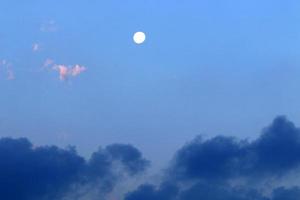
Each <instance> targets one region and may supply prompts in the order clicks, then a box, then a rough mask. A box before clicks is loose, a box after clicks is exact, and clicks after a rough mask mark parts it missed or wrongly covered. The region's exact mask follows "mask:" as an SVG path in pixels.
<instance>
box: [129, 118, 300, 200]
mask: <svg viewBox="0 0 300 200" xmlns="http://www.w3.org/2000/svg"><path fill="white" fill-rule="evenodd" d="M299 155H300V129H299V128H297V127H296V126H295V125H294V124H293V123H292V122H290V121H288V120H287V119H286V118H285V117H277V118H276V119H275V120H274V121H273V122H272V124H271V125H270V126H268V127H267V128H265V129H264V130H263V132H262V134H261V135H260V137H259V138H258V139H256V140H253V141H248V140H238V139H236V138H234V137H226V136H217V137H214V138H212V139H209V140H203V139H202V138H201V137H197V138H196V139H194V140H193V141H192V142H190V143H188V144H186V145H185V146H183V147H182V148H181V149H179V150H178V151H177V152H176V154H175V156H174V159H173V160H172V162H171V164H170V166H169V168H168V169H167V170H166V171H165V176H164V178H163V179H162V183H164V182H168V183H172V184H173V187H177V188H179V189H178V190H179V192H178V193H177V195H175V196H173V197H172V198H167V199H172V200H199V199H207V200H282V199H284V200H294V199H299V198H300V190H299V186H298V185H297V186H295V187H292V188H289V187H287V186H284V185H283V186H281V187H277V186H276V182H278V181H279V180H284V179H285V177H287V176H288V175H291V174H293V173H297V172H299V167H300V156H299ZM261 185H264V187H262V186H261ZM266 185H268V187H267V186H266ZM270 191H271V192H270ZM161 193H162V189H161V186H159V187H157V188H156V187H155V186H154V185H147V186H146V187H145V186H143V185H142V186H140V187H138V188H137V189H136V190H135V191H132V192H130V193H128V194H127V195H126V196H125V200H135V199H139V198H142V199H144V198H143V197H146V196H147V197H151V198H149V199H151V200H158V199H161V198H160V196H161V195H166V193H165V192H163V193H164V194H161Z"/></svg>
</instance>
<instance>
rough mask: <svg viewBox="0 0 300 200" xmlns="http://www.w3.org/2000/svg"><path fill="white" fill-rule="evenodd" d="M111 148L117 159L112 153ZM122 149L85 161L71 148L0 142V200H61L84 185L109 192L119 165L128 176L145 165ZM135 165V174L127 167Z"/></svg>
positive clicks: (21, 141) (136, 155)
mask: <svg viewBox="0 0 300 200" xmlns="http://www.w3.org/2000/svg"><path fill="white" fill-rule="evenodd" d="M112 147H113V148H114V151H115V152H118V153H117V156H116V155H115V153H113V152H111V148H112ZM125 147H126V148H127V152H126V151H124V155H123V149H124V146H122V145H112V146H109V147H108V148H107V149H104V150H102V149H100V150H99V151H97V152H95V153H94V154H93V155H92V157H91V159H90V160H85V159H84V158H82V157H81V156H79V155H78V154H77V153H76V151H75V149H74V148H69V149H60V148H58V147H56V146H42V147H33V145H32V144H31V143H30V142H29V141H28V140H27V139H10V138H3V139H0V199H9V200H35V199H39V200H40V199H42V200H44V199H45V200H47V199H49V200H50V199H51V200H52V199H61V198H62V197H63V196H64V195H65V194H66V193H67V192H69V191H70V190H73V189H74V188H75V189H79V188H80V187H83V186H85V185H89V186H91V185H93V186H94V187H99V189H103V191H104V192H107V191H110V190H111V189H112V187H113V185H114V183H115V181H116V180H117V178H118V175H119V174H116V173H119V172H116V171H115V168H116V167H117V165H118V164H119V165H120V166H121V169H123V171H122V172H123V173H127V174H129V175H134V174H136V173H139V172H140V171H142V170H144V169H145V167H146V165H147V164H148V162H147V161H146V160H145V159H144V158H142V155H141V153H140V152H139V151H138V150H137V149H135V148H134V147H132V146H130V145H125ZM130 151H133V152H134V153H132V154H130V153H129V152H130ZM127 159H128V160H127ZM119 160H120V162H118V161H119ZM134 163H136V165H137V166H139V167H138V168H135V170H136V171H135V172H133V171H132V169H131V167H128V166H131V165H134ZM128 168H129V170H127V169H128ZM95 183H97V184H99V185H96V184H95ZM101 185H102V186H105V187H104V188H100V186H101ZM108 186H109V187H108ZM75 191H76V190H75Z"/></svg>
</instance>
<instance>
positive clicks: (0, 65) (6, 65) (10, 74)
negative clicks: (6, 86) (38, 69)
mask: <svg viewBox="0 0 300 200" xmlns="http://www.w3.org/2000/svg"><path fill="white" fill-rule="evenodd" d="M12 67H13V65H12V64H11V63H10V62H9V61H7V60H5V59H3V60H0V73H1V71H2V72H3V73H4V74H5V77H6V80H14V79H15V73H14V71H13V69H12Z"/></svg>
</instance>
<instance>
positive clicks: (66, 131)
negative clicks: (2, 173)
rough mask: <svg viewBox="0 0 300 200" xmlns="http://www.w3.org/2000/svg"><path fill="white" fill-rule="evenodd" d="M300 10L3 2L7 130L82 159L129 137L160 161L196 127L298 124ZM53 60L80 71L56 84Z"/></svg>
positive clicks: (0, 105) (228, 130)
mask: <svg viewBox="0 0 300 200" xmlns="http://www.w3.org/2000/svg"><path fill="white" fill-rule="evenodd" d="M299 9H300V2H299V1H296V0H295V1H293V0H287V1H279V0H275V1H274V0H272V1H271V0H264V1H259V0H251V1H250V0H249V1H248V0H247V1H237V0H235V1H234V0H230V1H221V0H219V1H217V0H213V1H208V0H205V1H196V0H192V1H177V0H173V1H171V0H165V1H159V0H154V1H153V0H152V1H150V0H147V1H146V0H139V1H138V0H132V1H116V0H110V1H109V0H104V1H96V0H90V1H68V0H66V1H60V2H53V1H50V0H45V1H38V0H36V1H34V0H29V1H24V2H18V1H2V2H1V6H0V23H1V29H0V60H1V61H4V60H5V63H3V64H2V65H1V66H0V91H1V96H0V134H1V136H10V137H27V138H29V139H30V140H31V141H33V142H34V143H36V144H55V145H59V146H67V145H69V144H72V145H76V146H77V149H78V151H79V152H81V153H82V154H84V155H89V154H90V153H91V152H92V151H93V150H94V149H96V148H97V146H98V145H99V144H100V145H106V144H110V143H114V142H122V143H130V144H133V145H135V146H137V147H138V148H139V149H140V150H141V151H142V152H143V153H144V154H145V155H146V157H147V158H149V159H150V160H152V161H153V163H154V166H161V165H164V163H165V160H169V159H170V158H171V156H172V155H173V152H174V151H175V150H176V149H178V147H180V146H181V145H183V144H185V142H186V141H189V140H191V139H192V138H194V137H195V136H196V135H199V134H203V135H204V136H205V137H207V138H209V137H212V136H215V135H217V134H223V135H234V136H237V137H240V138H245V137H248V138H256V137H257V135H258V133H259V131H260V130H261V128H262V127H264V126H265V125H266V124H268V123H270V122H271V121H272V120H273V118H274V117H275V116H277V115H286V116H288V117H289V119H291V120H293V121H294V122H295V123H296V124H299V123H300V121H299V119H300V112H299V111H300V110H299V108H300V103H299V102H300V95H299V93H298V91H299V86H300V78H299V77H300V67H299V66H300V59H299V58H300V26H299V20H300V14H299ZM136 31H144V32H145V33H146V35H147V40H146V42H145V43H144V44H142V45H136V44H135V43H134V42H133V41H132V36H133V33H134V32H136ZM34 45H38V47H37V49H36V50H33V46H34ZM47 59H48V60H51V61H52V62H53V63H51V64H50V65H49V66H46V67H45V65H44V64H45V61H46V60H47ZM8 63H9V64H8ZM58 65H61V66H65V67H67V68H68V70H72V69H74V66H75V65H78V66H80V67H84V69H85V70H84V71H81V72H80V73H79V74H78V75H76V76H71V75H70V77H68V78H67V79H64V80H60V78H59V73H58V71H57V68H55V66H58ZM12 73H13V75H12ZM9 75H10V78H9V77H8V76H9ZM7 79H9V80H7ZM158 153H159V155H157V154H158Z"/></svg>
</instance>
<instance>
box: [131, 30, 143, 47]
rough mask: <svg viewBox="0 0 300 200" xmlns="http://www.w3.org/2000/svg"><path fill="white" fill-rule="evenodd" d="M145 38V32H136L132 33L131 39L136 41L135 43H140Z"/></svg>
mask: <svg viewBox="0 0 300 200" xmlns="http://www.w3.org/2000/svg"><path fill="white" fill-rule="evenodd" d="M145 40H146V35H145V33H143V32H136V33H135V34H134V35H133V41H134V42H135V43H136V44H142V43H144V42H145Z"/></svg>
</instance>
